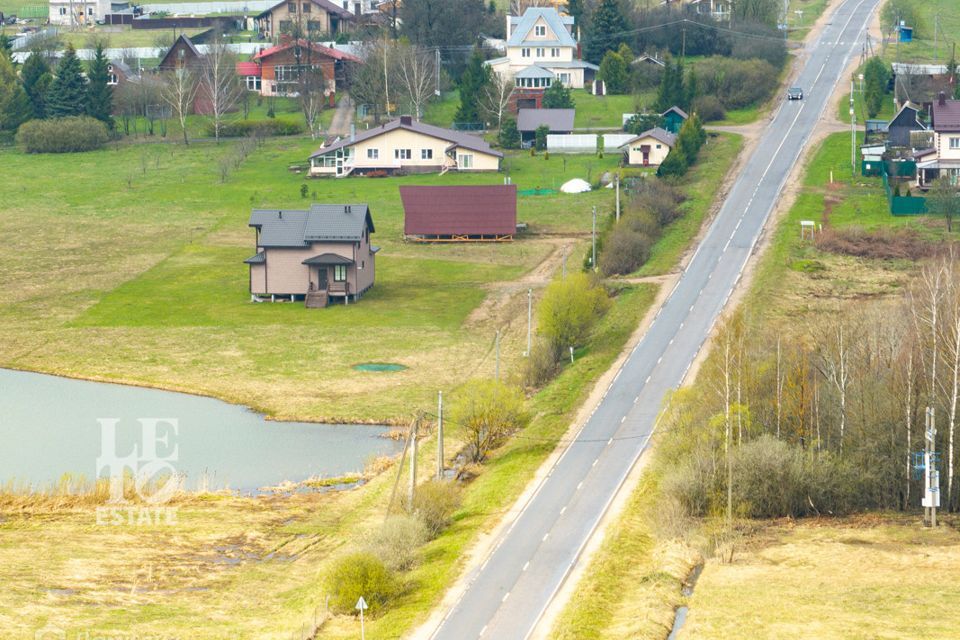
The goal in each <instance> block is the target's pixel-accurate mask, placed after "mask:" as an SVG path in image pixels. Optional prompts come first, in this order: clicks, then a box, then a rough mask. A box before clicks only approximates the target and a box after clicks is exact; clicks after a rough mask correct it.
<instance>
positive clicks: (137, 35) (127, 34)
mask: <svg viewBox="0 0 960 640" xmlns="http://www.w3.org/2000/svg"><path fill="white" fill-rule="evenodd" d="M111 29H117V27H112V28H111ZM203 31H208V29H177V35H180V34H183V35H186V36H190V37H192V36H195V35H196V34H198V33H202V32H203ZM57 35H58V37H59V38H60V41H61V42H63V44H64V46H66V45H67V44H68V43H71V44H73V46H74V48H75V49H92V48H94V47H95V46H96V44H97V42H98V41H101V42H103V43H104V47H107V48H113V49H123V48H131V49H132V48H139V47H157V46H160V45H159V44H158V43H163V44H165V45H166V46H169V44H170V43H171V42H172V41H173V39H174V37H175V36H174V35H173V30H172V29H163V30H153V29H137V30H134V29H131V28H123V30H120V31H113V30H111V31H108V30H106V29H103V28H96V29H81V30H78V31H70V30H69V29H60V30H59V31H58V34H57Z"/></svg>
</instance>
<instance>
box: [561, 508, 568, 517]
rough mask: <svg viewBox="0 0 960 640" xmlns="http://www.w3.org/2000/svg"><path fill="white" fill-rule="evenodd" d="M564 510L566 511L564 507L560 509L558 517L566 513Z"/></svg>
mask: <svg viewBox="0 0 960 640" xmlns="http://www.w3.org/2000/svg"><path fill="white" fill-rule="evenodd" d="M566 510H567V508H566V507H564V508H563V509H560V515H563V513H564V511H566Z"/></svg>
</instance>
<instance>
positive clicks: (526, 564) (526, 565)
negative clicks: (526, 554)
mask: <svg viewBox="0 0 960 640" xmlns="http://www.w3.org/2000/svg"><path fill="white" fill-rule="evenodd" d="M529 566H530V561H529V560H527V561H526V562H525V563H524V565H523V569H521V571H526V570H527V567H529Z"/></svg>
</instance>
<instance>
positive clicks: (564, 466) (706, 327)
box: [432, 0, 879, 640]
mask: <svg viewBox="0 0 960 640" xmlns="http://www.w3.org/2000/svg"><path fill="white" fill-rule="evenodd" d="M878 2H879V0H846V1H845V2H844V3H843V4H842V5H841V6H840V7H839V8H838V9H837V10H836V12H835V14H834V17H833V19H832V22H831V23H830V24H828V25H826V26H825V28H824V30H823V32H822V34H821V37H820V39H819V40H818V41H817V42H815V43H813V44H811V45H810V46H809V57H808V59H807V62H806V64H805V66H804V68H803V70H802V71H801V73H800V75H799V79H798V80H796V85H797V86H800V87H802V88H803V90H804V94H805V95H804V98H805V99H804V100H803V101H790V102H787V101H784V102H783V104H782V105H781V107H780V108H779V110H778V112H777V113H776V115H775V116H774V118H773V120H772V121H771V123H770V125H769V126H768V127H767V130H766V132H765V134H764V135H763V137H762V139H761V141H760V143H759V144H758V145H757V146H756V149H755V151H754V152H753V154H752V155H751V157H750V158H749V159H748V160H747V162H746V164H745V166H744V168H743V170H742V172H741V174H740V176H739V178H738V179H737V180H736V182H735V183H734V185H733V187H732V188H731V190H730V193H729V195H728V196H727V199H726V201H725V202H724V204H723V205H722V207H721V209H720V211H719V213H718V214H717V217H716V218H715V219H714V221H713V223H712V224H711V225H710V228H709V229H708V231H707V233H706V235H705V237H704V239H703V240H702V242H701V243H700V246H699V247H698V248H697V250H696V254H695V255H694V256H693V258H692V259H691V261H690V263H689V264H688V266H687V269H686V271H685V272H684V273H683V275H682V276H681V278H680V280H679V282H678V283H677V286H676V287H675V289H674V290H673V292H672V293H671V294H670V296H669V298H668V299H667V300H666V302H665V303H664V305H663V307H662V308H661V309H660V311H659V312H658V314H657V317H656V319H655V320H654V322H653V324H652V325H651V326H650V328H649V329H648V330H647V332H646V334H645V335H644V337H643V338H642V339H641V340H640V342H639V343H638V344H637V346H636V348H635V349H634V350H633V352H632V353H631V354H630V356H629V358H628V359H627V360H626V362H625V363H624V365H623V367H622V369H621V370H620V371H619V373H618V374H617V376H616V378H615V379H614V380H613V382H612V383H611V385H610V387H609V388H608V389H607V391H606V392H605V393H604V396H603V400H602V401H601V402H600V404H599V405H598V406H597V407H596V409H595V411H594V412H593V414H592V415H591V417H590V418H589V420H588V421H587V422H586V424H585V425H584V426H583V428H582V430H581V431H580V433H579V434H578V436H577V437H576V439H575V441H574V442H572V443H571V444H570V445H569V446H568V447H567V449H566V450H565V451H564V453H563V454H562V456H561V457H560V458H559V459H558V461H557V462H556V464H555V466H554V467H553V468H552V470H551V471H550V473H549V475H548V476H547V477H546V478H545V479H544V480H543V482H542V483H541V485H540V486H539V487H538V488H537V490H536V491H535V492H534V494H533V495H532V497H531V498H530V499H529V501H528V502H527V504H526V505H525V506H524V507H523V510H522V512H521V513H520V515H519V516H518V517H517V518H516V520H515V521H514V523H513V524H512V525H511V526H510V527H509V529H508V530H506V531H505V532H504V533H503V534H502V535H501V537H500V539H499V540H498V542H497V543H496V545H495V546H494V548H493V551H491V553H490V554H489V556H488V557H486V558H485V559H484V561H483V562H482V564H481V565H480V566H479V568H478V569H477V570H475V571H474V573H473V574H472V575H471V576H469V578H468V580H469V585H468V587H467V589H466V591H465V592H464V594H463V597H461V598H460V600H459V601H458V602H457V603H456V604H455V605H454V606H453V607H452V608H451V609H450V610H449V611H448V612H447V614H446V617H445V618H444V619H443V620H442V622H441V623H440V625H439V626H438V628H437V629H436V630H435V631H434V633H433V635H432V637H433V638H436V639H438V640H470V639H473V638H479V637H484V638H492V639H494V640H512V639H523V638H527V637H529V636H530V635H531V634H532V632H533V630H534V629H535V628H536V625H537V623H538V622H539V620H540V619H541V617H542V616H543V613H544V611H545V610H546V608H547V606H548V605H549V604H550V602H551V601H552V599H553V597H554V596H555V595H556V593H557V591H558V590H559V589H560V587H561V585H562V584H563V582H564V580H565V579H566V577H567V575H568V574H569V572H570V570H571V569H572V568H573V566H574V565H575V564H576V562H577V560H578V558H579V557H580V553H581V551H582V550H583V547H584V546H585V545H586V543H587V541H588V540H589V538H590V536H591V535H592V534H593V532H594V530H595V529H596V526H597V523H598V522H599V521H600V519H601V518H602V516H603V514H604V513H605V512H606V510H607V507H608V506H609V504H610V502H611V501H612V499H613V497H614V496H615V494H616V493H617V490H618V489H619V487H620V486H621V484H622V483H623V482H624V480H625V479H626V477H627V475H628V474H629V472H630V469H631V468H632V467H633V466H634V463H635V462H636V461H637V459H638V458H639V457H640V455H641V454H642V453H643V451H644V449H646V447H647V445H648V443H649V440H650V436H651V434H652V433H653V430H654V428H655V424H654V423H655V420H656V417H657V414H658V412H659V409H660V406H661V402H662V400H663V398H664V395H665V394H666V393H667V392H668V391H669V390H671V389H674V388H676V387H677V386H678V385H679V384H680V383H681V382H682V380H683V378H684V375H685V373H686V371H687V370H688V369H689V368H690V365H691V363H692V362H693V360H694V359H695V357H696V356H697V353H698V352H699V350H700V347H701V345H702V344H703V342H704V341H705V340H706V338H707V336H708V334H709V333H710V331H711V329H712V327H713V325H714V322H715V320H716V318H717V316H718V315H719V314H720V312H721V310H722V309H723V307H724V305H725V304H726V302H727V300H728V298H729V297H730V294H731V292H732V291H733V290H734V288H735V287H736V285H737V282H738V281H739V279H740V275H741V273H742V272H743V269H744V267H745V265H746V263H747V260H748V259H749V257H750V255H751V253H752V251H753V248H754V245H755V244H756V242H757V239H758V237H759V235H760V232H761V230H762V228H763V225H764V223H765V221H766V220H767V218H768V216H769V215H770V212H771V210H772V209H773V205H774V204H775V202H776V200H777V198H778V195H779V193H780V190H781V187H782V185H783V183H784V182H785V180H786V178H787V175H788V174H789V173H790V171H791V169H792V167H793V165H794V164H795V163H796V162H797V161H798V158H799V156H800V153H801V151H802V150H803V148H804V146H805V144H806V142H807V138H808V137H809V136H810V133H811V132H812V130H813V128H814V126H815V124H816V123H817V120H818V119H819V118H820V116H821V113H822V112H823V111H824V108H825V106H826V104H827V102H828V100H829V98H830V95H831V94H832V93H833V90H834V87H835V85H836V83H837V82H838V80H839V75H840V74H841V73H842V71H843V69H844V68H845V67H846V66H847V62H848V59H849V57H850V56H857V55H859V54H860V45H861V43H862V40H863V33H864V31H865V29H866V25H867V24H868V22H869V19H870V15H871V12H872V11H873V10H874V9H875V8H876V5H877V4H878Z"/></svg>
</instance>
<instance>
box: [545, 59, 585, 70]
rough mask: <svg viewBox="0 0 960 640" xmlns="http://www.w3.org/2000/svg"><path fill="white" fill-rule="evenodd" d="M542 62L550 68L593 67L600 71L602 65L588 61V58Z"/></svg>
mask: <svg viewBox="0 0 960 640" xmlns="http://www.w3.org/2000/svg"><path fill="white" fill-rule="evenodd" d="M540 64H542V65H543V66H544V67H547V68H549V69H593V70H594V71H599V70H600V67H598V66H597V65H595V64H593V63H592V62H587V61H586V60H558V61H556V62H547V61H543V62H541V63H540Z"/></svg>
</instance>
